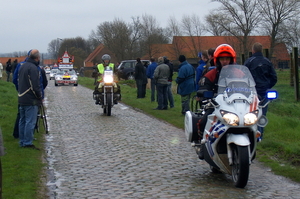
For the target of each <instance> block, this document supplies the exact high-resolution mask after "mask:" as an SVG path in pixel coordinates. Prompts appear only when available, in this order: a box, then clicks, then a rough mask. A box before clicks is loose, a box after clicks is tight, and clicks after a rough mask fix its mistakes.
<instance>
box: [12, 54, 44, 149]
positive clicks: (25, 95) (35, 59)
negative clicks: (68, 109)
mask: <svg viewBox="0 0 300 199" xmlns="http://www.w3.org/2000/svg"><path fill="white" fill-rule="evenodd" d="M39 60H40V53H39V51H38V50H36V49H34V50H32V51H31V52H30V55H29V57H28V59H27V60H26V62H25V63H24V64H23V65H22V67H20V68H19V72H18V73H19V76H18V77H19V79H18V93H19V94H18V96H19V111H20V122H19V138H20V146H21V147H23V148H32V149H38V148H37V147H35V146H34V145H33V143H32V141H33V131H34V127H35V124H36V118H37V113H38V106H39V105H41V104H42V88H41V86H40V84H41V82H40V75H39V73H40V71H39V69H38V68H39ZM38 150H39V149H38Z"/></svg>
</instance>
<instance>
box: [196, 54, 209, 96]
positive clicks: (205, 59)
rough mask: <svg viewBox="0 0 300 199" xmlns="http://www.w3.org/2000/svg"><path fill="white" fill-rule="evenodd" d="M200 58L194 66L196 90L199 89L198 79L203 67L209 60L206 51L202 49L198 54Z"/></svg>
mask: <svg viewBox="0 0 300 199" xmlns="http://www.w3.org/2000/svg"><path fill="white" fill-rule="evenodd" d="M198 57H199V58H200V61H199V66H198V67H197V68H196V90H199V81H200V78H201V77H202V75H204V74H203V71H204V69H205V68H206V67H207V63H208V61H209V59H208V54H207V51H202V52H200V53H199V54H198Z"/></svg>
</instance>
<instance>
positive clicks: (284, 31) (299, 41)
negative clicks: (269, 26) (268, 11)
mask: <svg viewBox="0 0 300 199" xmlns="http://www.w3.org/2000/svg"><path fill="white" fill-rule="evenodd" d="M291 27H293V28H291ZM279 30H280V31H279V32H278V35H277V38H278V39H276V40H280V41H282V42H284V43H285V44H286V46H287V48H288V50H289V52H292V49H293V47H295V46H298V47H299V46H300V20H299V18H296V17H295V18H294V19H291V20H287V21H285V22H284V23H283V24H282V25H281V26H280V27H279ZM299 50H300V49H299Z"/></svg>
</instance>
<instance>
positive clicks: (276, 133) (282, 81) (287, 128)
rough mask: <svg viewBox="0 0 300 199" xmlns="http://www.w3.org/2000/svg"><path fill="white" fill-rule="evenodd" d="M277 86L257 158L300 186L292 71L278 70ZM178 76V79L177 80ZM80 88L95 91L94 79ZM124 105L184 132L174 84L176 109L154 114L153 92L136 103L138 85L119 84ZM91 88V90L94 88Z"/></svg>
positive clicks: (299, 128)
mask: <svg viewBox="0 0 300 199" xmlns="http://www.w3.org/2000/svg"><path fill="white" fill-rule="evenodd" d="M276 72H277V75H278V82H277V84H276V86H275V87H274V89H276V90H277V91H278V93H279V98H278V99H276V100H274V101H272V102H271V103H270V104H269V108H268V114H267V118H268V120H269V123H268V125H267V126H266V128H265V133H264V139H263V141H262V142H260V143H259V144H258V148H257V156H256V158H257V159H258V160H259V161H260V162H262V163H264V164H265V166H268V167H270V168H271V169H272V171H273V172H274V173H275V174H278V175H282V176H285V177H288V178H290V179H292V180H294V181H296V182H300V147H299V146H300V139H299V138H300V133H299V132H300V125H299V119H300V102H297V101H296V100H295V97H294V93H295V91H294V88H293V87H291V86H290V82H289V81H290V74H289V70H282V71H279V70H277V71H276ZM176 75H177V74H175V75H174V76H175V78H176ZM79 83H80V84H81V85H83V86H86V87H88V88H91V89H94V86H93V80H92V79H91V78H87V77H84V78H80V82H79ZM119 84H120V86H121V94H122V102H123V103H124V104H126V105H129V106H131V107H134V108H136V109H138V110H140V111H142V112H144V113H146V114H148V115H151V116H153V117H155V118H158V119H160V120H163V121H166V122H168V123H170V124H173V125H174V126H176V127H178V128H182V129H184V117H183V116H182V115H181V104H180V96H179V95H178V94H176V84H175V83H174V82H173V89H172V90H173V97H174V101H175V108H172V109H169V110H163V111H158V110H153V108H155V107H156V106H157V104H156V103H151V102H150V90H149V89H147V93H146V98H144V99H136V88H135V81H133V80H127V81H120V82H119ZM91 85H92V86H91Z"/></svg>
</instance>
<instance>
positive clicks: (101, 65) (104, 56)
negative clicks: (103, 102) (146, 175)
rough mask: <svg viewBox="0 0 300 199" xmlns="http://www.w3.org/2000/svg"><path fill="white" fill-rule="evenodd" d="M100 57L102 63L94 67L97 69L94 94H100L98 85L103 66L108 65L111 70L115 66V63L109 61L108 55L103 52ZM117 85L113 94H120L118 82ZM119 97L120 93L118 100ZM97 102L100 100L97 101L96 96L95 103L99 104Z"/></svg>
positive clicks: (101, 78)
mask: <svg viewBox="0 0 300 199" xmlns="http://www.w3.org/2000/svg"><path fill="white" fill-rule="evenodd" d="M101 59H102V62H103V63H101V64H98V65H97V68H96V70H98V74H97V76H98V79H97V83H96V86H95V90H94V92H93V94H94V95H97V94H101V93H100V92H99V91H98V87H99V84H100V82H101V81H102V80H103V74H104V70H105V68H106V67H110V69H111V70H113V71H114V68H115V64H114V63H110V60H111V57H110V55H108V54H104V55H103V56H102V58H101ZM117 87H118V89H117V92H115V94H119V95H120V93H121V92H120V86H119V85H118V84H117ZM120 98H121V95H120V97H119V100H120ZM99 103H100V101H99V98H98V97H97V98H96V102H95V104H99ZM116 103H117V101H116V100H115V104H116Z"/></svg>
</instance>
